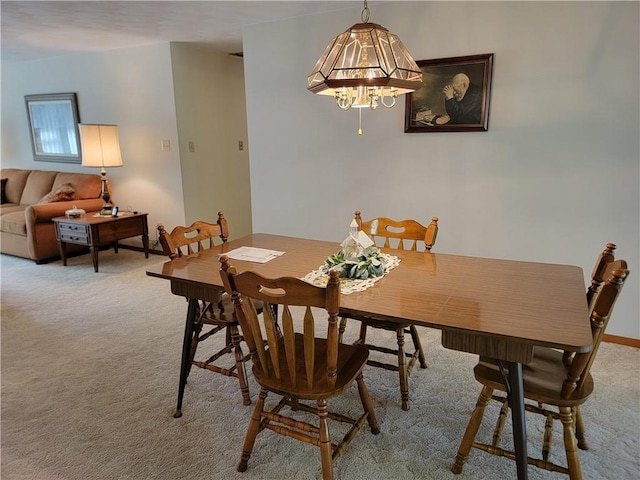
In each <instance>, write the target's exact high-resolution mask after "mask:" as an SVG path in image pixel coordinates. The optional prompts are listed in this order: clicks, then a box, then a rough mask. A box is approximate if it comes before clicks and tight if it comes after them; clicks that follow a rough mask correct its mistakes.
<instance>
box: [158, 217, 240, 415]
mask: <svg viewBox="0 0 640 480" xmlns="http://www.w3.org/2000/svg"><path fill="white" fill-rule="evenodd" d="M228 237H229V227H228V223H227V219H226V218H225V216H224V214H223V213H222V212H218V220H217V222H216V223H215V224H212V223H207V222H202V221H196V222H193V223H192V224H191V225H190V226H188V227H183V226H177V227H175V228H174V229H173V230H172V231H171V233H169V232H167V231H166V230H165V228H164V226H163V225H158V238H159V241H160V244H161V245H162V250H163V252H164V253H165V255H168V256H169V257H170V258H171V259H172V260H173V259H175V258H180V257H183V256H186V255H193V254H196V253H198V252H200V251H202V250H205V249H208V248H211V247H212V246H214V245H215V244H216V242H222V243H224V242H226V241H227V238H228ZM238 326H239V324H238V321H237V320H236V318H235V312H234V307H233V302H232V301H231V297H229V295H227V294H226V293H225V292H224V289H223V288H221V289H220V295H219V297H218V300H217V301H216V302H209V301H204V300H199V301H198V307H197V311H196V316H195V322H194V325H193V336H192V337H191V351H190V353H189V364H188V367H187V376H188V375H189V372H190V370H191V365H195V366H196V367H199V368H203V369H206V370H210V371H212V372H215V373H220V374H222V375H225V376H228V377H235V378H237V379H238V383H239V385H240V393H241V394H242V403H243V404H244V405H250V404H251V398H250V396H249V385H248V383H247V373H246V369H245V366H244V364H245V362H247V361H248V360H249V355H248V354H247V355H245V354H244V353H243V351H242V347H241V342H242V340H243V337H242V335H241V334H240V331H239V329H238ZM222 335H224V336H225V340H224V346H223V347H222V348H221V349H218V348H215V349H214V350H216V351H215V352H213V355H211V356H208V357H206V358H205V357H198V358H196V352H197V350H198V345H199V344H200V343H201V342H204V341H205V340H207V339H211V341H210V343H213V342H214V340H215V339H219V338H221V336H222ZM227 354H233V355H234V357H235V359H234V363H233V364H232V365H222V362H223V360H222V359H223V358H224V357H225V356H226V355H227ZM185 382H186V378H185ZM180 388H181V389H182V388H184V385H180ZM179 413H181V412H177V415H176V416H179Z"/></svg>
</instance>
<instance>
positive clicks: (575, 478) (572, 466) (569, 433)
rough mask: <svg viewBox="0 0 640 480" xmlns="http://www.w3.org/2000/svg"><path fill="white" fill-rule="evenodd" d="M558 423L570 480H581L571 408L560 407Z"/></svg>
mask: <svg viewBox="0 0 640 480" xmlns="http://www.w3.org/2000/svg"><path fill="white" fill-rule="evenodd" d="M560 421H561V422H562V433H563V436H564V449H565V453H566V455H567V468H568V469H569V478H570V479H571V480H581V479H582V471H581V470H580V458H579V457H578V444H577V441H576V435H575V423H574V420H573V414H572V412H571V407H560Z"/></svg>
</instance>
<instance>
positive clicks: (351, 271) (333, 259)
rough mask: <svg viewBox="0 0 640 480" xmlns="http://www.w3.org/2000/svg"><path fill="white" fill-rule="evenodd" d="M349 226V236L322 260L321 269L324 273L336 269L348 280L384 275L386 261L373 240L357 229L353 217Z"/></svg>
mask: <svg viewBox="0 0 640 480" xmlns="http://www.w3.org/2000/svg"><path fill="white" fill-rule="evenodd" d="M349 227H350V232H349V236H348V237H347V238H345V239H344V241H343V242H342V243H341V244H340V246H341V247H342V249H341V250H340V251H339V252H337V253H334V254H333V255H330V256H329V257H328V258H327V259H326V260H325V261H324V265H323V266H322V270H323V271H324V272H325V273H327V272H329V270H337V271H338V272H339V273H340V277H341V278H348V279H350V280H366V279H368V278H374V277H381V276H382V275H384V272H385V267H386V263H387V261H386V259H385V257H384V256H383V255H382V254H381V253H380V250H379V249H378V248H377V247H376V246H375V244H374V243H373V240H371V239H370V238H369V237H368V236H367V234H366V233H364V232H363V231H361V230H358V224H357V222H356V221H355V219H354V220H353V221H352V222H351V225H350V226H349Z"/></svg>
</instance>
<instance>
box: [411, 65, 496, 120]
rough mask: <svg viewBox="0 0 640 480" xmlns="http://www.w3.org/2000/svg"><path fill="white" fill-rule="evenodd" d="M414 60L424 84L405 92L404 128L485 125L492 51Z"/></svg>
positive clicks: (489, 89) (491, 68)
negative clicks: (417, 88)
mask: <svg viewBox="0 0 640 480" xmlns="http://www.w3.org/2000/svg"><path fill="white" fill-rule="evenodd" d="M416 63H417V64H418V66H419V67H420V70H422V80H423V83H424V86H423V87H422V88H420V89H419V90H416V91H415V92H412V93H408V94H407V95H406V100H405V101H406V104H405V119H404V131H405V132H407V133H413V132H468V131H482V132H486V131H487V130H488V129H489V98H490V96H491V75H492V70H493V53H487V54H482V55H471V56H466V57H452V58H440V59H437V60H421V61H419V62H416Z"/></svg>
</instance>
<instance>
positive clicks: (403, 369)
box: [396, 327, 409, 411]
mask: <svg viewBox="0 0 640 480" xmlns="http://www.w3.org/2000/svg"><path fill="white" fill-rule="evenodd" d="M396 337H397V339H398V374H399V376H400V397H401V398H402V410H405V411H407V410H409V380H408V376H407V364H406V360H405V357H404V328H402V327H401V328H398V329H396Z"/></svg>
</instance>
